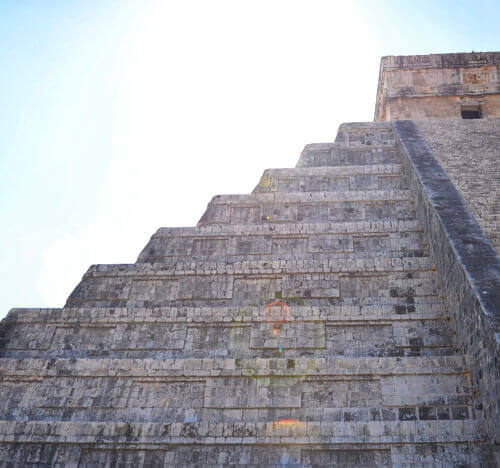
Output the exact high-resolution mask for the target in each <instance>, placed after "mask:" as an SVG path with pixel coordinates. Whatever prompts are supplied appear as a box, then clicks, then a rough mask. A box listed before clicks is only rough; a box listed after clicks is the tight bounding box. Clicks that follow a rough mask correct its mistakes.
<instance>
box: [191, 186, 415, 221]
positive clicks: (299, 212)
mask: <svg viewBox="0 0 500 468" xmlns="http://www.w3.org/2000/svg"><path fill="white" fill-rule="evenodd" d="M374 192H375V191H374ZM376 192H377V197H375V196H374V197H373V198H377V199H376V200H375V199H373V200H363V199H362V197H359V200H353V201H336V200H335V199H332V200H330V201H327V200H326V198H327V197H325V199H324V200H322V201H321V199H320V198H321V197H311V199H310V201H302V202H269V203H264V202H260V201H253V202H251V201H250V200H247V201H244V200H243V199H241V200H240V202H237V201H236V199H235V198H233V199H232V200H233V201H232V202H231V203H226V202H227V201H228V199H227V198H225V199H224V200H225V201H224V203H214V202H211V203H210V204H209V205H208V206H207V209H206V211H205V213H204V214H203V216H202V217H201V218H200V221H199V222H198V226H201V225H204V224H252V225H255V224H278V223H297V222H304V223H316V222H318V223H328V222H331V221H347V222H349V221H399V220H414V219H415V208H414V205H413V203H412V202H411V201H410V199H409V198H407V199H402V197H404V196H405V195H404V194H402V195H401V197H400V199H399V200H394V199H390V200H388V199H387V198H389V197H383V194H381V193H380V192H381V191H376ZM382 192H383V191H382ZM386 192H393V191H390V190H387V191H386ZM398 192H404V191H398ZM317 193H318V194H323V193H326V194H335V195H338V194H339V193H342V192H317ZM345 193H351V192H345ZM261 195H264V194H261ZM272 195H278V193H276V194H272ZM297 195H309V194H301V193H297ZM310 195H313V193H310ZM374 195H375V194H374ZM394 197H396V196H394ZM313 198H316V201H314V200H313ZM332 198H333V197H332ZM353 198H354V197H353ZM396 198H397V197H396Z"/></svg>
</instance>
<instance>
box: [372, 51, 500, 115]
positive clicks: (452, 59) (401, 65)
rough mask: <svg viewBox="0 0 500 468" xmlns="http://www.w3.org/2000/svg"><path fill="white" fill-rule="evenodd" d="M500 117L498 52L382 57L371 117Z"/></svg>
mask: <svg viewBox="0 0 500 468" xmlns="http://www.w3.org/2000/svg"><path fill="white" fill-rule="evenodd" d="M495 117H500V52H470V53H458V54H430V55H405V56H388V57H383V58H382V60H381V62H380V74H379V81H378V89H377V102H376V106H375V120H379V121H380V120H382V121H387V120H407V119H411V120H426V119H446V120H450V119H480V118H495Z"/></svg>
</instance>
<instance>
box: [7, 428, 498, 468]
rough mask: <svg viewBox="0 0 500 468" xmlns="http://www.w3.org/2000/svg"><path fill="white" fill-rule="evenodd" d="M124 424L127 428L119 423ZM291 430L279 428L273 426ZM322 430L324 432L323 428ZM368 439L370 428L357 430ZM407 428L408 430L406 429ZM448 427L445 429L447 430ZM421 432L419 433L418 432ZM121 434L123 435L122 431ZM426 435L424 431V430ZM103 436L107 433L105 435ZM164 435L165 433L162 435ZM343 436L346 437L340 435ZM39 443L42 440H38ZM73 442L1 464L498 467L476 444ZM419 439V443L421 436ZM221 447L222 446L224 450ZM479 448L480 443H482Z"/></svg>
mask: <svg viewBox="0 0 500 468" xmlns="http://www.w3.org/2000/svg"><path fill="white" fill-rule="evenodd" d="M121 424H123V423H121ZM284 424H289V423H287V422H286V421H285V422H277V423H276V424H275V426H277V427H280V426H281V425H284ZM320 427H321V426H320ZM354 427H355V428H356V429H358V428H359V430H360V431H363V430H365V432H366V433H367V434H368V433H369V432H368V431H369V430H370V429H371V426H365V425H358V426H353V428H354ZM403 427H404V426H403ZM448 427H449V426H448V425H446V427H445V426H444V425H441V426H440V428H442V429H446V428H448ZM419 429H420V427H419ZM122 430H123V429H122ZM422 430H423V428H422ZM102 433H105V431H104V430H102ZM160 434H161V432H160ZM342 434H344V432H342ZM37 439H38V440H39V438H37ZM74 439H75V436H71V438H70V439H69V440H68V441H64V442H61V441H58V442H55V443H54V442H51V443H46V442H44V443H35V442H27V441H26V440H27V438H24V440H22V441H20V442H12V443H3V444H1V446H0V462H5V463H6V466H12V465H13V464H14V465H15V466H33V465H36V466H46V465H48V466H76V465H78V466H83V467H95V466H106V467H108V466H119V467H121V466H148V467H155V468H159V467H161V468H163V467H179V466H182V467H188V466H189V467H198V466H210V467H220V468H222V467H228V466H230V467H237V466H252V467H253V466H258V467H263V468H271V467H272V468H275V467H277V466H289V467H296V468H309V467H318V466H344V467H350V466H356V467H362V468H373V467H387V466H392V467H395V468H402V467H408V466H418V467H424V468H433V467H435V466H440V467H446V468H448V467H449V468H453V467H457V466H477V467H489V466H491V467H494V466H495V462H494V456H493V454H492V450H491V447H490V446H488V445H487V444H484V443H477V442H459V441H448V440H447V441H442V442H418V443H411V442H409V443H406V442H405V443H400V444H391V443H377V444H367V443H363V444H362V445H361V444H357V443H353V444H349V442H348V441H346V442H345V443H335V444H331V443H330V444H328V443H322V442H321V443H309V442H305V441H304V438H302V443H298V444H284V443H283V444H281V443H276V442H274V441H271V440H269V441H268V440H264V441H263V440H262V438H260V439H259V443H258V444H256V443H255V442H256V438H252V439H248V437H246V438H245V442H246V443H245V444H243V442H242V441H243V439H242V438H241V437H240V438H239V439H241V442H238V443H234V442H233V440H229V439H227V438H226V437H225V436H224V437H223V436H220V437H219V438H213V440H212V439H208V438H207V439H206V440H203V443H200V442H201V441H200V440H199V441H197V442H196V443H195V444H192V445H185V444H182V443H178V444H176V443H163V442H157V443H146V444H145V443H141V444H134V445H131V444H128V443H126V442H125V443H114V442H110V441H109V440H108V438H104V437H98V438H97V437H96V438H95V440H94V442H91V443H87V444H79V443H77V442H71V441H70V440H73V441H74ZM416 439H419V437H418V436H417V437H416ZM221 441H222V442H223V443H222V444H221ZM480 442H481V441H480Z"/></svg>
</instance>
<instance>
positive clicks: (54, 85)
mask: <svg viewBox="0 0 500 468" xmlns="http://www.w3.org/2000/svg"><path fill="white" fill-rule="evenodd" d="M499 24H500V17H499V7H498V3H497V1H493V0H492V1H481V0H475V1H470V0H467V1H462V0H453V1H442V2H439V1H436V0H434V1H426V0H421V1H419V2H415V1H414V0H412V1H394V2H392V1H381V0H377V1H352V0H351V1H343V2H338V1H334V0H329V1H319V0H303V1H293V0H284V1H281V0H265V1H260V0H251V1H250V0H248V1H242V0H228V1H222V0H210V1H207V0H201V1H197V0H177V1H153V0H151V1H149V0H141V1H140V0H136V1H127V0H120V1H118V0H117V1H106V0H96V1H90V0H81V1H77V0H73V1H71V0H64V1H56V0H46V1H36V0H31V1H23V0H13V1H8V0H3V1H2V2H1V3H0V70H1V71H0V221H1V226H2V229H1V230H0V246H1V247H0V249H1V250H0V289H1V295H0V306H1V307H0V317H3V316H4V315H5V314H6V313H7V312H8V310H9V309H10V308H11V307H61V306H62V305H63V304H64V302H65V300H66V298H67V296H68V295H69V294H70V292H71V291H72V289H73V288H74V287H75V286H76V284H77V283H78V281H79V280H80V278H81V276H82V275H83V274H84V273H85V271H86V270H87V268H88V267H89V266H90V265H91V264H93V263H131V262H135V260H136V258H137V255H138V254H139V252H140V251H141V249H142V248H143V247H144V245H145V244H146V242H147V241H148V239H149V237H150V236H151V235H152V234H153V233H154V232H155V231H156V230H157V229H158V228H159V227H161V226H193V225H195V224H196V223H197V221H198V220H199V218H200V217H201V215H202V213H203V211H204V209H205V207H206V204H207V203H208V202H209V200H210V199H211V197H212V196H213V195H216V194H223V193H248V192H250V191H251V190H252V189H253V188H254V186H255V185H256V184H257V182H258V180H259V178H260V176H261V174H262V171H263V170H264V169H266V168H278V167H294V166H295V164H296V162H297V160H298V156H299V153H300V151H301V150H302V148H303V146H304V145H305V144H307V143H312V142H324V141H333V139H334V138H335V135H336V131H337V127H338V125H339V124H340V123H342V122H349V121H369V120H372V119H373V111H374V105H375V92H376V86H377V79H378V68H379V62H380V57H381V56H384V55H409V54H428V53H442V52H463V51H472V50H474V51H488V50H499V49H500V33H499Z"/></svg>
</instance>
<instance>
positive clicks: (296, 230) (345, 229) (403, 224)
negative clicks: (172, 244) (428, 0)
mask: <svg viewBox="0 0 500 468" xmlns="http://www.w3.org/2000/svg"><path fill="white" fill-rule="evenodd" d="M423 231H424V228H423V224H422V223H421V222H420V221H418V220H397V219H393V220H383V221H329V222H325V223H321V222H314V223H287V224H283V223H266V224H255V225H249V224H227V223H226V224H224V223H219V224H211V225H199V226H194V227H174V228H169V227H162V228H159V229H158V230H157V231H156V233H155V234H153V236H152V238H157V237H158V238H159V237H209V236H233V235H234V236H249V237H252V236H265V235H275V234H276V235H292V234H299V235H301V234H305V235H308V234H378V233H400V232H401V233H402V232H423Z"/></svg>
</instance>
